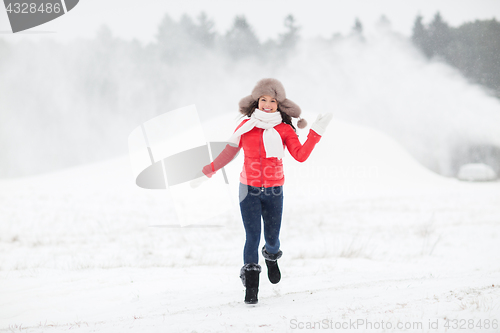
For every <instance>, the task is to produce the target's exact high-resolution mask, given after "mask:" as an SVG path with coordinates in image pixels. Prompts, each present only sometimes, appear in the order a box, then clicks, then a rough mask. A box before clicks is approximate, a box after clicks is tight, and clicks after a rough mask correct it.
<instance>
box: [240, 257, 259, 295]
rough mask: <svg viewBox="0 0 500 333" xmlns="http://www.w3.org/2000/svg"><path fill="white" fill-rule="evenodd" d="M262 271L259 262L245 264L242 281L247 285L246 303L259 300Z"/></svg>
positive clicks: (241, 276) (241, 272)
mask: <svg viewBox="0 0 500 333" xmlns="http://www.w3.org/2000/svg"><path fill="white" fill-rule="evenodd" d="M260 272H261V268H260V265H258V264H253V263H252V264H245V265H244V266H243V267H242V268H241V271H240V278H241V282H243V285H244V286H245V288H246V290H245V303H247V304H257V302H258V301H259V300H258V298H257V294H258V293H259V274H260Z"/></svg>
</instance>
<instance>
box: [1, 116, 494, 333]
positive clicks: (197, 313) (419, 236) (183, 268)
mask: <svg viewBox="0 0 500 333" xmlns="http://www.w3.org/2000/svg"><path fill="white" fill-rule="evenodd" d="M314 118H315V115H308V120H309V123H312V121H313V120H314ZM234 120H235V119H234V114H231V115H227V116H224V117H222V118H221V119H219V122H218V123H219V124H224V125H222V126H219V127H217V128H216V131H215V130H214V132H210V131H209V132H207V137H208V139H210V140H213V139H225V138H226V137H227V136H228V135H229V134H230V133H231V132H232V130H233V129H234V124H235V121H234ZM208 128H210V127H208ZM299 134H300V139H301V141H302V142H303V141H304V140H305V137H306V135H307V131H306V130H300V131H299ZM124 141H125V140H124ZM241 163H242V154H240V155H239V156H238V158H237V160H236V161H234V162H233V163H232V164H230V165H229V166H227V172H228V175H229V179H230V181H232V183H231V187H232V189H233V193H234V195H235V196H236V193H237V192H236V191H235V188H236V186H237V180H238V174H239V172H240V170H241ZM284 164H285V176H286V177H287V178H286V183H285V187H284V190H285V211H284V218H283V226H282V233H281V243H282V250H283V252H284V255H283V258H282V259H281V260H280V266H281V269H282V275H283V277H282V281H281V282H280V283H279V284H278V285H272V284H271V283H270V282H269V281H268V280H267V276H266V271H265V269H264V270H263V274H261V286H260V292H259V304H257V305H255V306H248V305H245V304H244V303H243V297H244V288H243V286H242V284H241V281H240V280H239V277H238V275H239V270H240V267H241V266H242V250H243V244H244V230H243V227H242V225H241V223H240V220H239V216H236V217H232V215H231V214H228V215H227V216H221V218H222V219H227V220H228V221H229V222H228V223H227V224H226V225H225V226H223V227H197V228H194V227H191V228H190V227H185V228H180V227H176V226H175V225H176V224H177V223H178V222H177V217H176V215H175V211H174V210H173V208H172V205H171V198H170V197H169V194H168V192H167V191H161V190H144V189H140V188H138V187H136V186H135V184H134V180H133V177H132V172H131V169H130V162H129V159H128V157H127V156H124V157H122V158H118V159H114V160H109V161H106V162H102V163H96V164H92V165H86V166H81V167H75V168H71V169H66V170H63V171H59V172H54V173H50V174H44V175H40V176H36V177H29V178H22V179H13V180H2V181H0V202H1V205H0V221H1V223H0V332H60V331H68V330H71V331H78V332H95V331H97V332H124V331H137V332H294V331H304V330H307V331H310V330H312V329H317V330H326V331H328V330H330V331H333V330H337V331H340V330H352V331H359V332H362V331H386V332H392V331H395V332H399V331H408V332H410V331H412V332H413V331H415V332H434V331H449V332H455V331H456V332H464V331H467V332H469V331H476V332H498V331H500V329H499V328H498V325H499V323H498V321H499V320H500V182H489V183H466V182H460V181H457V180H454V179H449V178H444V177H441V176H438V175H436V174H433V173H432V172H430V171H428V170H427V169H425V168H423V167H422V166H420V165H419V164H418V163H417V162H416V161H415V160H414V159H413V158H412V157H411V156H410V155H409V154H408V153H407V152H405V151H404V150H403V149H402V148H401V146H400V145H399V144H398V143H397V142H395V141H394V140H392V139H391V138H389V137H388V136H386V135H384V134H382V133H381V132H378V131H376V130H372V129H368V128H364V127H360V126H355V125H352V124H348V123H343V122H340V121H337V120H334V121H332V123H331V124H330V127H329V128H328V131H327V133H326V134H325V136H324V137H323V138H322V140H321V142H320V143H319V144H318V146H317V147H316V149H315V151H314V152H313V154H312V155H311V157H310V158H309V160H307V161H306V162H305V163H298V162H296V161H294V160H293V159H292V158H291V157H290V156H289V155H288V153H287V157H286V158H285V161H284ZM235 210H236V213H237V207H235ZM154 225H163V227H161V226H160V227H154ZM261 264H263V261H262V259H261ZM264 268H265V266H264ZM447 324H448V326H449V327H446V325H447ZM495 325H496V326H495ZM436 328H437V329H436ZM454 328H455V329H454Z"/></svg>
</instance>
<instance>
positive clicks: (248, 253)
mask: <svg viewBox="0 0 500 333" xmlns="http://www.w3.org/2000/svg"><path fill="white" fill-rule="evenodd" d="M239 198H240V210H241V217H242V219H243V225H244V226H245V233H246V242H245V248H244V250H243V260H244V263H245V264H249V263H255V264H258V263H259V243H260V234H261V217H262V220H264V239H265V241H266V250H267V252H269V253H271V254H274V253H278V251H279V249H280V240H279V235H280V228H281V215H282V213H283V186H275V187H266V188H264V191H262V189H261V188H260V187H254V186H250V185H245V184H242V183H240V189H239Z"/></svg>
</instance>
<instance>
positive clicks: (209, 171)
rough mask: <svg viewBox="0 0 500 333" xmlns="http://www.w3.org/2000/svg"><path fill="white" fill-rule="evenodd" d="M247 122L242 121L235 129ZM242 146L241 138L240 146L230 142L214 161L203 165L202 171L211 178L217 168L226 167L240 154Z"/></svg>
mask: <svg viewBox="0 0 500 333" xmlns="http://www.w3.org/2000/svg"><path fill="white" fill-rule="evenodd" d="M245 122H246V120H244V121H242V122H241V123H240V124H239V125H238V127H236V129H235V130H234V131H235V132H236V130H238V128H240V127H241V126H242V125H243V124H244V123H245ZM240 148H241V140H240V144H239V145H238V146H236V145H232V144H229V143H228V144H227V145H226V147H225V148H224V150H223V151H221V152H220V154H219V155H218V156H217V157H216V158H215V159H214V161H213V162H212V163H210V164H207V165H205V166H204V167H203V170H202V171H203V173H204V174H205V176H207V177H208V178H211V177H212V176H213V175H214V174H215V172H216V171H217V170H220V169H222V168H223V167H225V166H226V165H227V164H228V163H229V162H231V161H232V160H233V159H234V157H235V156H236V154H238V152H239V151H240Z"/></svg>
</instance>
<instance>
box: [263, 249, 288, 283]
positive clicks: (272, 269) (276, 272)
mask: <svg viewBox="0 0 500 333" xmlns="http://www.w3.org/2000/svg"><path fill="white" fill-rule="evenodd" d="M262 255H263V256H264V258H265V259H266V266H267V277H268V278H269V281H271V283H272V284H276V283H278V282H280V280H281V272H280V269H279V267H278V259H279V258H281V256H282V255H283V252H282V251H281V250H280V251H278V253H274V254H271V253H268V252H267V251H266V247H265V246H264V247H263V248H262Z"/></svg>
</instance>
